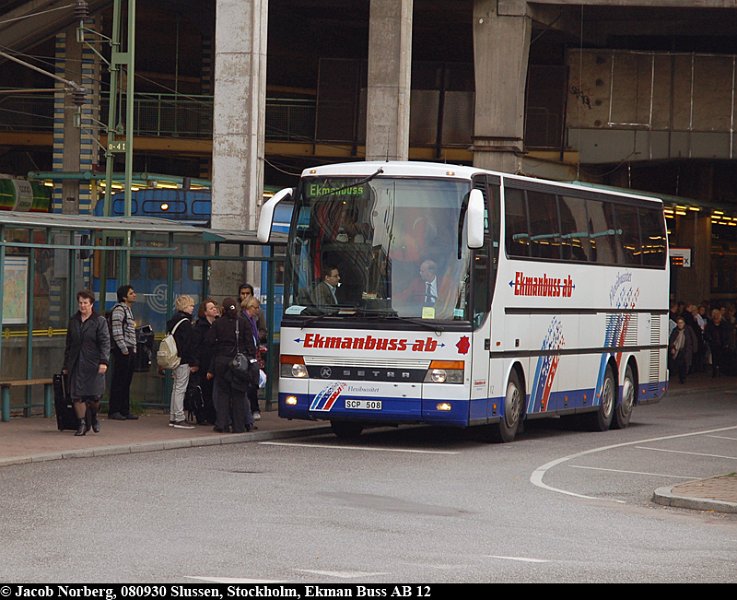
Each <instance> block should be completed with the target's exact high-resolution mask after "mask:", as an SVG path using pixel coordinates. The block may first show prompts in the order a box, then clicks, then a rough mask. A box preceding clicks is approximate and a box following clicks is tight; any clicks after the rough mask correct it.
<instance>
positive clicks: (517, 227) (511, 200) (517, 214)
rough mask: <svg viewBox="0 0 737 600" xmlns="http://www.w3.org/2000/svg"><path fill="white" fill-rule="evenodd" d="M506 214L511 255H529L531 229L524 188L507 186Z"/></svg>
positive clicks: (507, 237) (505, 219) (508, 247)
mask: <svg viewBox="0 0 737 600" xmlns="http://www.w3.org/2000/svg"><path fill="white" fill-rule="evenodd" d="M505 204H506V210H505V211H504V212H505V215H504V222H505V231H506V240H505V242H506V247H507V254H508V255H509V256H529V250H530V230H529V227H528V224H527V206H526V202H525V193H524V192H523V191H522V190H517V189H513V188H511V189H510V188H507V189H506V191H505Z"/></svg>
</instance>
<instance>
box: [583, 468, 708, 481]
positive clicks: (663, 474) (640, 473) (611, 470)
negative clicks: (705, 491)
mask: <svg viewBox="0 0 737 600" xmlns="http://www.w3.org/2000/svg"><path fill="white" fill-rule="evenodd" d="M569 466H570V467H571V468H572V469H591V470H592V471H609V472H610V473H626V474H627V475H647V476H649V477H667V478H669V479H701V477H689V476H688V475H669V474H668V473H646V472H644V471H623V470H622V469H604V468H603V467H585V466H583V465H569Z"/></svg>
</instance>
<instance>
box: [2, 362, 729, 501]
mask: <svg viewBox="0 0 737 600" xmlns="http://www.w3.org/2000/svg"><path fill="white" fill-rule="evenodd" d="M674 382H675V383H674ZM736 386H737V378H734V377H720V378H718V379H712V378H711V377H710V376H709V375H707V374H705V373H698V374H695V375H691V376H689V378H688V381H687V382H686V383H685V384H683V385H681V384H678V382H677V379H673V380H671V385H670V390H669V392H668V396H671V397H676V396H679V395H682V394H686V393H706V392H707V391H708V392H711V393H720V392H725V391H732V392H733V391H734V390H735V387H736ZM668 396H666V400H664V401H666V402H667V398H668ZM735 408H736V409H737V405H736V406H735ZM261 415H262V418H261V420H260V421H257V422H256V426H257V429H256V430H254V431H251V432H248V433H215V432H214V431H213V430H212V427H211V426H195V428H194V429H175V428H173V427H169V426H168V425H169V414H168V412H167V413H160V412H156V413H149V414H145V415H141V416H140V418H139V419H138V420H135V421H110V420H108V419H106V418H105V417H104V416H103V417H102V418H101V425H102V430H101V432H100V433H99V434H95V433H93V432H91V431H90V432H88V433H87V435H85V436H79V437H77V436H75V435H74V431H71V430H67V431H59V430H58V429H57V428H56V418H55V417H52V418H45V417H29V418H25V417H13V418H12V419H11V420H10V421H9V422H0V468H2V467H4V466H7V465H15V464H22V463H30V462H42V461H47V460H60V459H66V458H83V457H93V456H109V455H112V454H132V453H136V452H155V451H159V450H171V449H175V448H191V447H197V446H217V445H225V444H235V443H247V442H260V441H265V440H273V439H280V438H288V437H303V436H306V435H319V434H324V433H328V432H330V425H329V424H328V423H327V422H326V421H288V420H286V419H281V418H279V416H278V414H277V412H276V411H268V412H266V411H263V412H262V413H261ZM516 443H524V441H523V440H521V441H520V442H516ZM653 502H656V503H658V504H663V505H666V506H672V507H679V508H691V509H697V510H708V511H718V512H728V513H737V473H728V474H722V475H719V476H716V477H712V478H708V479H703V480H695V481H688V482H686V483H680V484H678V485H674V486H671V487H662V488H658V489H657V490H655V492H654V494H653Z"/></svg>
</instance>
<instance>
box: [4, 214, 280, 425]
mask: <svg viewBox="0 0 737 600" xmlns="http://www.w3.org/2000/svg"><path fill="white" fill-rule="evenodd" d="M285 243H286V236H285V235H284V234H281V233H274V234H273V235H272V241H271V242H270V243H269V244H268V247H265V246H264V245H262V244H260V243H259V242H258V241H257V240H256V233H255V232H254V231H235V230H234V231H230V230H213V229H207V228H203V227H199V226H194V225H188V224H184V223H178V222H173V221H170V220H167V219H159V218H147V217H128V218H120V217H112V218H111V217H95V216H88V215H62V214H47V213H15V212H12V211H8V212H3V213H0V281H1V285H0V323H1V324H2V334H1V335H0V386H2V400H3V402H2V415H1V416H2V419H3V420H8V419H9V418H10V413H11V412H20V411H21V410H22V413H23V414H24V415H25V416H30V415H31V414H32V413H34V412H40V411H41V407H43V411H44V412H45V413H49V411H50V385H49V383H50V381H51V378H52V376H53V374H54V373H58V372H59V371H60V370H61V367H62V364H63V358H64V345H65V339H66V327H67V323H68V320H69V317H70V316H71V315H72V314H73V313H74V312H76V310H77V305H76V294H77V292H78V291H79V290H82V289H89V290H92V291H93V292H94V293H95V297H96V298H97V301H96V304H95V309H96V310H97V311H98V312H99V313H101V314H102V313H104V312H105V311H107V310H109V309H110V308H112V306H113V304H114V303H115V301H116V298H117V297H116V293H115V290H116V289H117V288H118V287H119V286H120V285H123V284H130V285H132V286H133V288H134V289H135V290H136V292H137V293H138V301H137V302H136V304H135V305H134V306H133V314H134V317H135V320H136V325H137V326H145V325H150V327H151V329H152V331H153V334H154V347H156V346H158V342H159V340H161V338H162V337H163V336H164V334H165V329H166V321H167V319H168V318H169V317H170V316H171V315H172V313H173V312H174V299H175V298H176V296H178V295H180V294H189V295H191V296H193V297H194V298H195V300H196V301H197V303H198V304H199V302H201V301H202V300H203V299H205V298H213V299H214V300H216V301H217V302H218V303H220V302H222V300H223V298H225V297H232V298H237V297H238V288H239V286H240V284H241V283H243V282H246V281H248V282H249V283H251V284H252V285H253V287H254V288H255V290H256V294H257V296H259V298H260V300H261V304H262V312H263V313H264V315H265V318H266V323H267V330H268V348H269V352H268V354H267V357H268V360H267V364H268V372H269V374H270V375H272V374H273V376H271V377H269V380H268V382H267V385H266V388H265V390H264V392H265V400H266V408H267V410H268V409H269V408H270V404H271V401H272V381H275V380H276V373H277V368H278V323H279V320H280V315H281V313H280V309H281V294H282V281H281V275H282V273H283V246H284V244H285ZM121 273H127V274H128V276H127V277H120V274H121ZM247 273H252V274H254V273H255V274H257V276H255V277H254V278H253V279H255V280H249V279H248V278H247V277H246V274H247ZM194 316H195V317H196V311H195V315H194ZM170 377H171V375H170V373H167V372H164V373H161V372H159V370H158V369H157V367H156V364H155V360H154V363H153V364H152V365H151V366H150V367H149V368H147V369H144V368H141V371H140V372H138V373H136V375H135V376H134V378H133V384H132V387H131V403H132V405H133V408H134V409H136V408H139V409H140V408H146V407H162V408H168V405H169V393H170V389H171V380H170ZM7 382H12V386H9V385H7ZM24 382H26V383H24ZM40 386H43V393H41V387H40ZM103 400H106V398H103Z"/></svg>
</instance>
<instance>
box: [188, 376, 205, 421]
mask: <svg viewBox="0 0 737 600" xmlns="http://www.w3.org/2000/svg"><path fill="white" fill-rule="evenodd" d="M193 381H194V380H193V379H190V381H189V385H188V386H187V391H186V392H184V410H185V411H187V422H189V423H193V422H194V421H195V420H196V421H197V422H198V423H202V422H203V421H204V420H205V396H204V395H203V393H202V388H201V387H200V386H199V384H198V383H193Z"/></svg>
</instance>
